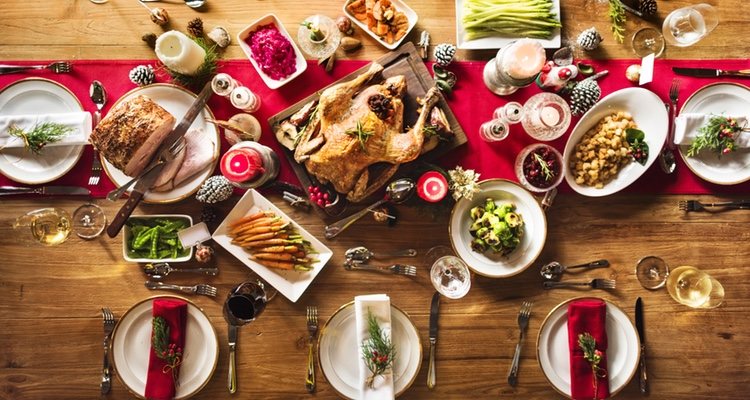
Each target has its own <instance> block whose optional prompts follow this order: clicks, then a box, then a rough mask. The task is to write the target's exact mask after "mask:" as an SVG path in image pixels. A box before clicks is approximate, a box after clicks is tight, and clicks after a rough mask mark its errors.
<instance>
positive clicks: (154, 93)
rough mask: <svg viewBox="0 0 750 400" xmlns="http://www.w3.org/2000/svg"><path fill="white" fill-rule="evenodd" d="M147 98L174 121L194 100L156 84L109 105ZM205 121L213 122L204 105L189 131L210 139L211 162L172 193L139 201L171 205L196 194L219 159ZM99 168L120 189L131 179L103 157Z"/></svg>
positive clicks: (215, 131) (216, 133) (215, 136)
mask: <svg viewBox="0 0 750 400" xmlns="http://www.w3.org/2000/svg"><path fill="white" fill-rule="evenodd" d="M140 95H143V96H147V97H150V98H151V100H153V101H154V102H156V104H158V105H160V106H162V107H164V109H165V110H167V111H168V112H169V113H170V114H172V115H174V117H175V119H176V120H177V121H178V123H179V121H180V120H181V119H182V117H183V116H184V115H185V113H186V112H187V110H188V109H189V108H190V106H191V105H192V104H193V102H194V101H195V99H196V97H197V96H196V95H195V94H194V93H193V92H190V91H188V90H187V89H184V88H181V87H179V86H176V85H171V84H164V83H157V84H153V85H149V86H144V87H138V88H135V89H133V90H131V91H129V92H128V93H125V94H124V95H123V96H122V97H120V99H119V100H117V102H116V103H115V104H114V105H113V106H112V108H113V109H114V108H115V107H117V106H118V105H119V104H120V103H121V102H123V101H126V100H129V99H131V98H133V97H136V96H140ZM209 119H215V118H214V115H213V113H212V112H211V109H209V108H208V106H206V107H205V108H204V109H203V112H202V113H200V114H198V116H197V117H196V118H195V121H193V124H192V125H191V126H190V128H191V129H193V128H202V129H203V133H204V134H205V135H206V137H207V138H209V139H210V140H211V143H212V144H213V162H212V163H211V164H210V165H208V166H206V168H204V169H203V171H201V172H200V173H197V174H195V175H193V176H192V177H190V178H189V179H188V180H186V181H185V182H183V183H182V184H180V185H179V186H177V187H175V188H174V189H172V190H169V191H165V192H152V191H148V192H146V194H145V195H144V196H143V201H144V202H146V203H174V202H177V201H180V200H183V199H185V198H187V197H189V196H191V195H192V194H193V193H195V192H196V191H198V188H200V186H201V185H202V184H203V182H204V181H205V180H206V179H208V177H210V176H211V174H212V173H213V171H214V168H215V167H216V163H217V162H218V160H219V152H220V150H221V142H220V140H219V130H218V129H217V128H216V125H214V124H212V123H209V122H208V120H209ZM102 166H103V167H104V171H105V172H106V173H107V176H108V177H109V179H110V180H111V181H112V182H113V183H114V184H115V185H116V186H120V185H123V184H125V183H126V182H128V181H129V180H130V179H132V177H129V176H127V175H125V174H124V173H123V172H122V171H120V170H119V169H117V168H116V167H115V166H114V165H112V164H110V163H109V161H107V160H106V159H105V158H104V156H102Z"/></svg>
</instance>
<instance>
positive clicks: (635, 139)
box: [625, 128, 648, 165]
mask: <svg viewBox="0 0 750 400" xmlns="http://www.w3.org/2000/svg"><path fill="white" fill-rule="evenodd" d="M625 140H626V141H627V142H628V144H629V145H630V156H631V157H633V159H634V160H635V161H637V162H638V163H640V164H641V165H646V161H648V143H646V134H645V133H643V131H642V130H640V129H634V128H629V129H626V130H625Z"/></svg>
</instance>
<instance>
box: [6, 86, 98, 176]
mask: <svg viewBox="0 0 750 400" xmlns="http://www.w3.org/2000/svg"><path fill="white" fill-rule="evenodd" d="M76 111H83V106H82V105H81V102H80V101H79V100H78V98H77V97H76V96H75V95H74V94H73V92H71V91H70V90H68V88H66V87H65V86H62V85H61V84H59V83H57V82H53V81H51V80H48V79H42V78H28V79H22V80H20V81H18V82H14V83H11V84H10V85H8V86H6V87H5V88H4V89H3V90H2V91H0V115H4V116H7V115H20V114H41V113H44V114H53V113H66V112H76ZM83 147H84V146H83V145H79V146H50V147H46V148H45V149H44V151H42V152H41V154H39V155H36V154H33V153H30V152H28V151H27V150H26V149H24V148H10V149H4V150H3V151H2V152H0V173H2V174H3V175H5V176H7V177H8V178H10V179H13V180H14V181H16V182H21V183H26V184H29V185H36V184H40V183H47V182H51V181H54V180H55V179H57V178H59V177H61V176H63V175H65V174H66V173H68V171H70V169H71V168H73V166H74V165H76V163H77V162H78V159H79V158H81V154H82V153H83Z"/></svg>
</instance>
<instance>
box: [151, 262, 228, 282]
mask: <svg viewBox="0 0 750 400" xmlns="http://www.w3.org/2000/svg"><path fill="white" fill-rule="evenodd" d="M143 272H145V273H146V275H148V276H149V277H151V279H153V280H156V281H159V280H162V279H164V277H166V276H167V275H169V274H170V273H172V272H190V273H194V274H204V275H211V276H214V275H216V274H218V273H219V269H218V268H185V269H182V268H172V266H170V265H169V264H168V263H148V264H146V265H144V266H143Z"/></svg>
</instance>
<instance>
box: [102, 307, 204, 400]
mask: <svg viewBox="0 0 750 400" xmlns="http://www.w3.org/2000/svg"><path fill="white" fill-rule="evenodd" d="M157 299H172V300H182V301H184V302H186V303H187V323H186V324H185V330H186V332H185V349H184V351H183V357H182V364H181V365H180V377H179V386H177V391H176V393H175V399H187V398H189V397H192V396H193V395H195V394H196V393H198V392H199V391H200V390H201V389H202V388H203V387H204V386H205V385H206V384H207V383H208V381H209V380H210V379H211V376H212V375H213V373H214V371H215V370H216V364H217V362H218V361H219V340H218V337H217V336H216V330H215V329H214V327H213V325H211V321H210V320H209V319H208V316H207V315H206V314H205V313H204V312H203V310H201V309H200V308H199V307H198V306H196V305H195V304H193V302H191V301H190V300H187V299H185V298H182V297H178V296H155V297H151V298H148V299H146V300H143V301H140V302H138V303H136V304H135V305H134V306H133V307H131V308H130V309H129V310H128V311H126V312H125V314H123V316H122V318H120V320H119V321H118V322H117V325H116V326H115V330H114V331H113V332H112V342H111V352H110V353H111V356H112V364H113V366H114V368H115V371H116V373H117V376H118V377H119V378H120V381H121V382H122V383H123V385H125V387H127V389H128V390H129V391H130V392H132V393H133V394H135V395H136V396H137V397H139V398H145V392H146V376H147V374H148V361H149V354H150V349H151V320H152V317H153V316H152V305H153V302H154V300H157Z"/></svg>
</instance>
